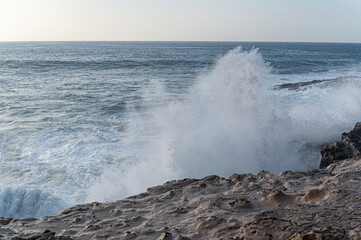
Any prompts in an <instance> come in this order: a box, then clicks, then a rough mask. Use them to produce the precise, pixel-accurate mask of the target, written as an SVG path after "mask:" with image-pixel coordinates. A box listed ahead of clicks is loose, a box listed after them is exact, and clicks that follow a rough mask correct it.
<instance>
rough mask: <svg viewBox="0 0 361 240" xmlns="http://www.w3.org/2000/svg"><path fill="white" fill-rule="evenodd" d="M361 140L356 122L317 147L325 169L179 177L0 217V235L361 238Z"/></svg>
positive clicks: (29, 238)
mask: <svg viewBox="0 0 361 240" xmlns="http://www.w3.org/2000/svg"><path fill="white" fill-rule="evenodd" d="M360 140H361V123H358V124H356V127H355V128H354V130H352V131H351V132H349V133H344V134H343V135H342V140H341V141H340V142H337V143H335V144H331V145H329V146H327V147H326V148H324V149H323V150H322V162H321V167H323V168H324V167H327V168H325V169H314V170H307V171H286V172H282V173H279V174H270V173H268V172H266V171H261V172H259V173H258V174H256V175H253V174H233V175H232V176H230V177H229V178H228V179H226V178H222V177H219V176H208V177H205V178H203V179H183V180H177V181H170V182H167V183H165V184H163V185H162V186H156V187H152V188H149V189H148V190H147V192H146V193H142V194H139V195H136V196H132V197H129V198H126V199H123V200H120V201H116V202H112V203H90V204H84V205H78V206H74V207H71V208H69V209H66V210H65V211H63V212H61V213H59V214H58V215H57V216H51V217H42V218H40V219H35V218H25V219H12V218H2V217H0V239H14V240H21V239H23V240H37V239H38V240H70V239H161V240H171V239H174V240H185V239H239V240H240V239H244V240H247V239H249V240H258V239H289V240H311V239H315V240H328V239H361V161H359V158H360V155H361V154H360V152H361V141H360ZM343 159H346V160H343ZM341 160H343V161H341Z"/></svg>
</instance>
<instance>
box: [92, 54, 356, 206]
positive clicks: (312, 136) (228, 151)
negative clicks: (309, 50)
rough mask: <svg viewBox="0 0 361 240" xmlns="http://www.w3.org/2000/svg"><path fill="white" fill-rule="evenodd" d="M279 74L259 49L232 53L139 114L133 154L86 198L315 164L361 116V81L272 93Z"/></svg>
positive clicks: (132, 133)
mask: <svg viewBox="0 0 361 240" xmlns="http://www.w3.org/2000/svg"><path fill="white" fill-rule="evenodd" d="M274 77H275V76H274V75H272V74H271V68H270V67H269V66H268V65H267V64H266V63H265V62H264V60H263V58H262V56H261V55H260V53H259V52H258V51H257V50H252V51H249V52H243V51H242V50H241V49H240V48H237V49H235V50H233V51H231V52H229V53H228V54H227V55H225V56H224V57H222V58H220V59H219V60H218V61H217V62H216V64H215V66H214V68H213V69H212V70H211V71H210V72H209V73H208V74H204V75H202V76H200V77H199V79H198V82H197V84H196V85H195V86H194V87H192V89H191V90H190V91H189V93H188V94H186V95H185V97H184V99H183V100H182V101H179V100H177V101H173V102H170V103H168V104H166V106H159V107H156V108H153V109H152V113H151V114H150V115H149V114H148V115H136V117H135V116H133V119H131V120H132V121H131V122H132V123H133V125H130V126H129V128H128V134H127V135H128V136H132V138H131V139H128V141H129V142H132V141H134V144H133V145H132V144H131V143H129V146H133V147H132V149H126V150H125V151H130V152H131V154H130V155H134V156H135V160H134V161H133V162H132V163H129V164H128V165H127V166H126V167H124V168H122V169H119V170H115V171H114V170H113V171H108V172H106V173H104V174H103V175H102V177H101V178H100V179H99V181H98V183H97V184H95V185H94V186H93V188H92V189H91V192H90V194H89V198H88V200H91V201H93V200H97V201H110V200H115V199H119V198H121V197H124V196H127V195H131V194H136V193H139V192H142V191H145V190H146V188H147V187H149V186H152V185H156V184H161V183H163V182H165V181H167V180H171V179H179V178H186V177H203V176H206V175H209V174H218V175H222V176H228V175H230V174H232V173H234V172H238V173H242V172H243V173H246V172H257V171H259V170H262V169H265V170H269V171H272V172H277V171H282V170H287V169H291V170H294V169H302V168H309V167H317V166H318V164H319V159H320V155H319V147H320V146H319V145H322V144H324V143H326V142H330V141H333V140H336V139H337V138H338V137H339V136H340V134H341V132H342V131H345V130H347V129H350V128H351V127H352V126H353V125H354V124H355V122H357V121H358V120H360V116H361V96H360V95H359V92H360V86H359V85H355V83H352V84H345V85H342V86H339V87H337V88H333V89H320V88H318V87H317V86H312V87H310V88H309V89H307V91H304V92H289V91H279V92H274V91H272V90H270V89H269V88H267V84H266V83H267V82H269V81H268V80H269V79H270V78H272V79H274ZM163 94H165V93H160V94H159V93H158V95H163ZM139 139H142V141H139Z"/></svg>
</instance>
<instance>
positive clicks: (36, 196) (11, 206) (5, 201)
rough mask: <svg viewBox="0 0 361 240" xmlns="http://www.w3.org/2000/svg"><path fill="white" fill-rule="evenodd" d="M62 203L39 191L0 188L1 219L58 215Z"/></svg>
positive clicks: (62, 207) (63, 206)
mask: <svg viewBox="0 0 361 240" xmlns="http://www.w3.org/2000/svg"><path fill="white" fill-rule="evenodd" d="M64 208H65V204H64V202H63V201H62V200H61V199H60V198H57V197H54V196H52V195H51V194H49V193H46V192H42V191H41V190H39V189H26V188H24V187H20V188H18V187H0V215H1V216H2V217H13V218H23V217H42V216H50V215H55V214H58V213H59V212H60V211H61V210H63V209H64Z"/></svg>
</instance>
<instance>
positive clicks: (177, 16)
mask: <svg viewBox="0 0 361 240" xmlns="http://www.w3.org/2000/svg"><path fill="white" fill-rule="evenodd" d="M0 41H296V42H304V41H307V42H361V0H0Z"/></svg>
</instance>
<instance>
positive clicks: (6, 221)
mask: <svg viewBox="0 0 361 240" xmlns="http://www.w3.org/2000/svg"><path fill="white" fill-rule="evenodd" d="M12 220H13V218H7V217H0V224H1V225H6V224H9V223H10V222H11V221H12Z"/></svg>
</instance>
